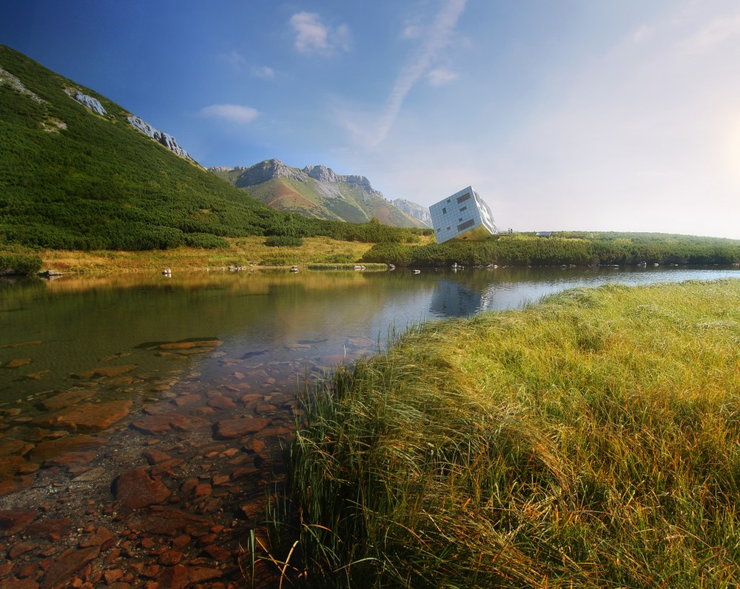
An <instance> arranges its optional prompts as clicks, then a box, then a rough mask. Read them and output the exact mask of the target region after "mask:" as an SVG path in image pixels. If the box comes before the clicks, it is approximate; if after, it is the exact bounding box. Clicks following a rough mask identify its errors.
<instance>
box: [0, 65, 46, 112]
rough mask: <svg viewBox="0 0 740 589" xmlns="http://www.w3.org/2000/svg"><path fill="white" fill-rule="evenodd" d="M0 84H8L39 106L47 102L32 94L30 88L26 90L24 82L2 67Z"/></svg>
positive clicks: (0, 69)
mask: <svg viewBox="0 0 740 589" xmlns="http://www.w3.org/2000/svg"><path fill="white" fill-rule="evenodd" d="M0 84H7V85H8V86H10V87H11V88H13V89H14V90H16V91H17V92H19V93H20V94H23V96H27V97H28V98H30V99H31V100H33V101H34V102H38V103H39V104H43V103H46V100H44V99H43V98H41V97H40V96H38V95H37V94H35V93H33V92H31V91H30V90H29V89H28V88H26V87H25V86H24V85H23V82H21V81H20V80H19V79H18V78H17V77H16V76H14V75H13V74H11V73H10V72H9V71H6V70H4V69H3V68H1V67H0Z"/></svg>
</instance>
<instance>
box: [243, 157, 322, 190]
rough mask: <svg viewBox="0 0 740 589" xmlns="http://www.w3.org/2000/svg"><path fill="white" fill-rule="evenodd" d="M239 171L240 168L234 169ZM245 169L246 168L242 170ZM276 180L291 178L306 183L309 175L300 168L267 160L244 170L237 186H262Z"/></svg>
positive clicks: (278, 161)
mask: <svg viewBox="0 0 740 589" xmlns="http://www.w3.org/2000/svg"><path fill="white" fill-rule="evenodd" d="M232 169H235V170H236V169H239V168H232ZM242 169H244V168H242ZM275 178H289V179H292V180H298V181H299V182H306V180H307V179H308V177H307V174H306V173H305V172H302V171H301V170H299V169H298V168H291V167H290V166H286V165H285V164H284V163H283V162H281V161H280V160H275V159H272V160H265V161H263V162H260V163H258V164H255V165H253V166H252V167H251V168H246V169H244V172H243V173H242V174H239V177H238V178H237V180H236V185H237V186H239V187H240V188H242V187H245V186H254V185H255V184H262V183H263V182H267V181H268V180H274V179H275Z"/></svg>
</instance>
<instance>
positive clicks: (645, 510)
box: [293, 280, 740, 588]
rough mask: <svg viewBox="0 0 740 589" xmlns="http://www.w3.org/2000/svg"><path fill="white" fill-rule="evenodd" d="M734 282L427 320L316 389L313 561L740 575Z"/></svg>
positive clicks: (580, 575)
mask: <svg viewBox="0 0 740 589" xmlns="http://www.w3.org/2000/svg"><path fill="white" fill-rule="evenodd" d="M739 344H740V281H737V280H727V281H721V282H716V283H684V284H679V285H656V286H650V287H639V288H628V287H622V286H606V287H602V288H599V289H595V290H585V289H578V290H574V291H569V292H567V293H564V294H561V295H557V296H555V297H553V298H550V299H548V300H546V301H544V302H543V303H541V304H539V305H536V306H533V307H530V308H528V309H525V310H521V311H509V312H503V313H489V314H484V315H480V316H478V317H475V318H473V319H469V320H454V321H447V322H442V323H434V324H430V325H427V326H425V327H422V328H420V329H418V330H416V331H415V332H414V333H410V334H408V335H406V336H404V337H403V338H402V340H401V342H400V343H399V344H398V345H396V346H395V347H393V348H392V349H391V350H390V351H389V352H388V353H387V354H386V355H383V356H379V357H377V358H375V359H372V360H370V361H367V362H363V363H360V364H358V365H357V366H356V367H355V368H353V369H352V370H351V371H342V372H340V373H338V374H337V376H336V379H335V380H334V382H333V383H332V386H331V387H329V388H328V389H327V390H325V391H319V392H315V393H312V394H310V395H308V396H307V399H306V410H307V411H308V417H307V423H306V425H305V427H304V428H303V429H302V430H301V431H300V432H299V435H298V437H297V443H296V447H295V452H294V461H293V482H294V489H295V500H296V502H297V504H298V509H299V513H300V522H299V533H300V538H301V545H300V546H301V550H302V553H301V554H302V556H303V563H302V567H303V568H304V569H305V573H304V575H305V576H306V577H307V578H308V579H309V580H311V581H312V583H313V586H322V587H323V586H337V587H340V586H341V587H350V586H351V587H413V588H419V587H466V588H468V587H493V586H506V587H733V586H737V585H738V584H740V564H739V563H740V529H739V527H740V526H738V497H740V380H739V379H740V376H739V367H740V356H739V352H738V350H740V345H739Z"/></svg>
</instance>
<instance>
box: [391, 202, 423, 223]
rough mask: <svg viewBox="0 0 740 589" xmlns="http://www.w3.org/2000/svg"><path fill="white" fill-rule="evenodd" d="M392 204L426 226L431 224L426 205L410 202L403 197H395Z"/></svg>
mask: <svg viewBox="0 0 740 589" xmlns="http://www.w3.org/2000/svg"><path fill="white" fill-rule="evenodd" d="M393 204H394V205H396V206H397V207H398V208H399V209H401V210H402V211H403V212H404V213H406V214H407V215H409V216H411V217H413V218H414V219H417V220H419V221H421V222H422V223H424V224H425V225H427V226H428V227H431V226H432V216H431V214H430V213H429V209H428V208H427V207H424V206H421V205H418V204H416V203H415V202H411V201H409V200H405V199H403V198H397V199H396V200H394V201H393Z"/></svg>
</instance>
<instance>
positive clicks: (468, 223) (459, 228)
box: [457, 219, 475, 232]
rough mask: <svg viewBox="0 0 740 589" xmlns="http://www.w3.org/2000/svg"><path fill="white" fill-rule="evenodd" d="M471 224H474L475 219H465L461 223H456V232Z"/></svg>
mask: <svg viewBox="0 0 740 589" xmlns="http://www.w3.org/2000/svg"><path fill="white" fill-rule="evenodd" d="M473 225H475V221H473V219H470V220H469V221H465V223H461V224H460V225H458V226H457V230H458V232H460V231H465V230H466V229H467V228H468V227H472V226H473Z"/></svg>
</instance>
